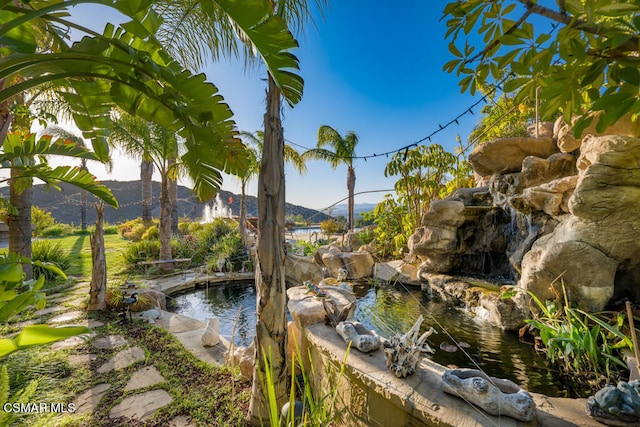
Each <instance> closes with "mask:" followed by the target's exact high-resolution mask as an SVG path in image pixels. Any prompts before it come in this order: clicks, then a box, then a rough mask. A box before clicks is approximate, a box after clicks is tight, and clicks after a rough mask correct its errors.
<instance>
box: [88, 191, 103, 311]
mask: <svg viewBox="0 0 640 427" xmlns="http://www.w3.org/2000/svg"><path fill="white" fill-rule="evenodd" d="M94 206H95V208H96V214H97V217H98V219H97V220H96V231H95V233H94V234H93V235H91V236H89V240H90V242H91V261H92V262H93V267H92V268H91V286H90V288H89V306H88V307H87V310H89V311H97V310H104V309H105V308H107V302H106V301H107V260H106V258H105V250H104V233H103V231H104V227H103V225H104V203H103V202H102V201H101V202H100V203H94Z"/></svg>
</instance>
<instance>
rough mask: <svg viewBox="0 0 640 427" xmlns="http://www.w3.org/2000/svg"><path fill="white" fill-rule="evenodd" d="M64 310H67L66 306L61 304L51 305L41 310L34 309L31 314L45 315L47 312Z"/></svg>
mask: <svg viewBox="0 0 640 427" xmlns="http://www.w3.org/2000/svg"><path fill="white" fill-rule="evenodd" d="M64 310H68V308H67V307H64V306H61V305H54V306H53V307H45V308H43V309H42V310H36V311H35V312H34V313H33V314H34V315H35V316H46V315H47V314H52V313H57V312H59V311H64Z"/></svg>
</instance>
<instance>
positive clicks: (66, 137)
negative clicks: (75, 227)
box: [42, 126, 89, 230]
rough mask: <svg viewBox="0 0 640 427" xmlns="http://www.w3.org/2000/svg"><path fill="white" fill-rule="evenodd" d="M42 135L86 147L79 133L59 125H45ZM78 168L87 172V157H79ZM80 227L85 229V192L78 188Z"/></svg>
mask: <svg viewBox="0 0 640 427" xmlns="http://www.w3.org/2000/svg"><path fill="white" fill-rule="evenodd" d="M42 134H43V135H51V136H52V137H54V138H60V139H62V140H63V141H64V142H65V143H66V144H69V143H73V144H76V145H77V146H78V147H82V148H86V145H85V143H84V140H83V139H82V137H80V136H79V135H76V134H74V133H72V132H70V131H68V130H66V129H64V128H62V127H60V126H47V128H46V129H45V130H44V131H42ZM80 170H82V171H85V172H88V171H89V169H88V168H87V159H83V158H81V159H80ZM80 229H81V230H86V229H87V192H86V191H84V190H80Z"/></svg>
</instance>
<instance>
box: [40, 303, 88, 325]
mask: <svg viewBox="0 0 640 427" xmlns="http://www.w3.org/2000/svg"><path fill="white" fill-rule="evenodd" d="M63 308H64V309H65V310H66V309H67V307H63ZM84 316H85V312H84V311H70V312H68V313H64V314H60V315H58V316H55V317H52V318H51V319H49V321H48V322H47V323H49V324H54V323H67V322H70V321H72V320H76V319H80V318H81V317H84Z"/></svg>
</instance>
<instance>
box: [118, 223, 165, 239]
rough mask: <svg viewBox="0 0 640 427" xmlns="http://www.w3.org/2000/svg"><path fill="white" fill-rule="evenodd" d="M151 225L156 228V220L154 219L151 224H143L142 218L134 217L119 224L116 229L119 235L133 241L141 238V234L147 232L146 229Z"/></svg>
mask: <svg viewBox="0 0 640 427" xmlns="http://www.w3.org/2000/svg"><path fill="white" fill-rule="evenodd" d="M152 227H154V228H156V229H157V228H158V225H157V221H154V223H153V224H147V225H145V224H144V223H143V222H142V218H136V219H132V220H130V221H127V222H124V223H122V224H120V225H119V226H118V230H119V232H120V235H121V236H122V237H124V238H125V239H127V240H131V241H133V242H139V241H140V240H142V236H143V235H144V234H145V233H146V232H147V229H149V228H152Z"/></svg>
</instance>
